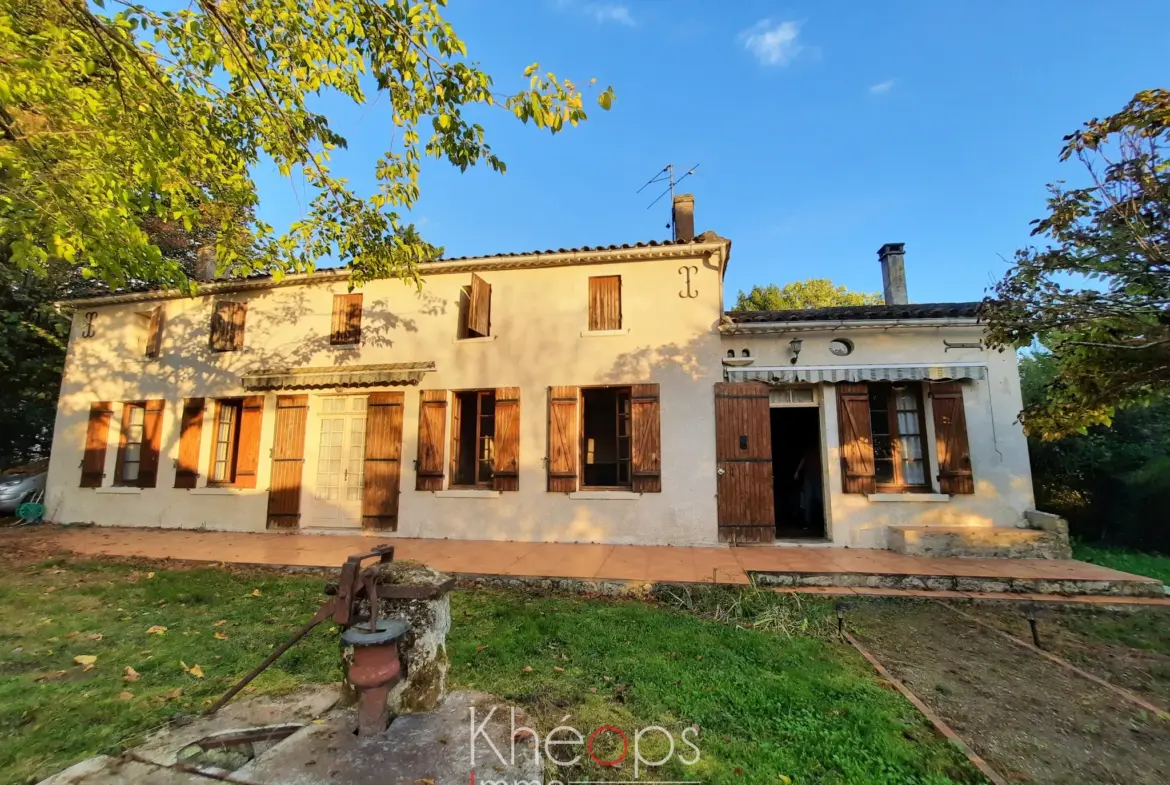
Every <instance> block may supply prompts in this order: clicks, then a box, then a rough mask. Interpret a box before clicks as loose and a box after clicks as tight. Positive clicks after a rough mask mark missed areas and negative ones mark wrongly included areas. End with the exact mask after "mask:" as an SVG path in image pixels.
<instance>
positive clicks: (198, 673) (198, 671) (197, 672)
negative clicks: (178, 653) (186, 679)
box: [179, 660, 203, 679]
mask: <svg viewBox="0 0 1170 785" xmlns="http://www.w3.org/2000/svg"><path fill="white" fill-rule="evenodd" d="M179 664H180V665H182V666H183V670H184V671H186V672H187V673H190V674H191V675H192V676H194V677H195V678H197V679H202V678H203V669H202V668H200V667H199V666H198V665H192V666H191V667H190V668H188V667H187V663H185V662H183V661H182V660H179Z"/></svg>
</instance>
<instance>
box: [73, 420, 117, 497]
mask: <svg viewBox="0 0 1170 785" xmlns="http://www.w3.org/2000/svg"><path fill="white" fill-rule="evenodd" d="M113 415H114V408H113V404H111V403H110V402H109V401H99V402H98V403H94V404H91V405H90V407H89V425H88V426H87V427H86V431H85V455H84V456H83V457H82V459H81V485H80V487H82V488H100V487H102V478H103V477H105V476H106V475H105V470H106V442H108V441H109V438H110V418H111V417H112V416H113Z"/></svg>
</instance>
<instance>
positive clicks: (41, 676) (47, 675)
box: [33, 671, 66, 681]
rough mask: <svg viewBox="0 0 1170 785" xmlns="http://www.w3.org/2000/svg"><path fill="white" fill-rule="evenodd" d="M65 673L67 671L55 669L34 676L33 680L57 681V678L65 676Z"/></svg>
mask: <svg viewBox="0 0 1170 785" xmlns="http://www.w3.org/2000/svg"><path fill="white" fill-rule="evenodd" d="M65 673H66V671H53V672H51V673H41V674H39V675H37V676H33V681H56V680H57V679H59V678H61V677H62V676H64V675H65Z"/></svg>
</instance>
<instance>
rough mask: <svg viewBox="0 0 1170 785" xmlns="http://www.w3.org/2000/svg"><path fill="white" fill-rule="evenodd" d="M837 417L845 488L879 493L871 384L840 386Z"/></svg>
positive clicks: (838, 387)
mask: <svg viewBox="0 0 1170 785" xmlns="http://www.w3.org/2000/svg"><path fill="white" fill-rule="evenodd" d="M837 419H838V420H839V423H840V426H841V427H840V433H841V490H842V491H843V492H844V493H874V492H876V491H877V479H876V478H875V476H874V468H873V432H872V431H871V430H870V425H869V387H868V385H865V384H838V385H837Z"/></svg>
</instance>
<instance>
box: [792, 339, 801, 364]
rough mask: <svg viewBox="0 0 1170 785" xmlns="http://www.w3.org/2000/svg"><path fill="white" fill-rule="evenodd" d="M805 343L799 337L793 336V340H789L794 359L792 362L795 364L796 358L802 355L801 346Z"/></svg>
mask: <svg viewBox="0 0 1170 785" xmlns="http://www.w3.org/2000/svg"><path fill="white" fill-rule="evenodd" d="M803 344H804V341H802V340H800V339H799V338H793V339H792V340H791V341H789V342H788V349H789V350H790V351H791V352H792V361H791V362H792V364H793V365H796V360H797V359H798V358H799V357H800V347H801V346H802V345H803Z"/></svg>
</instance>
